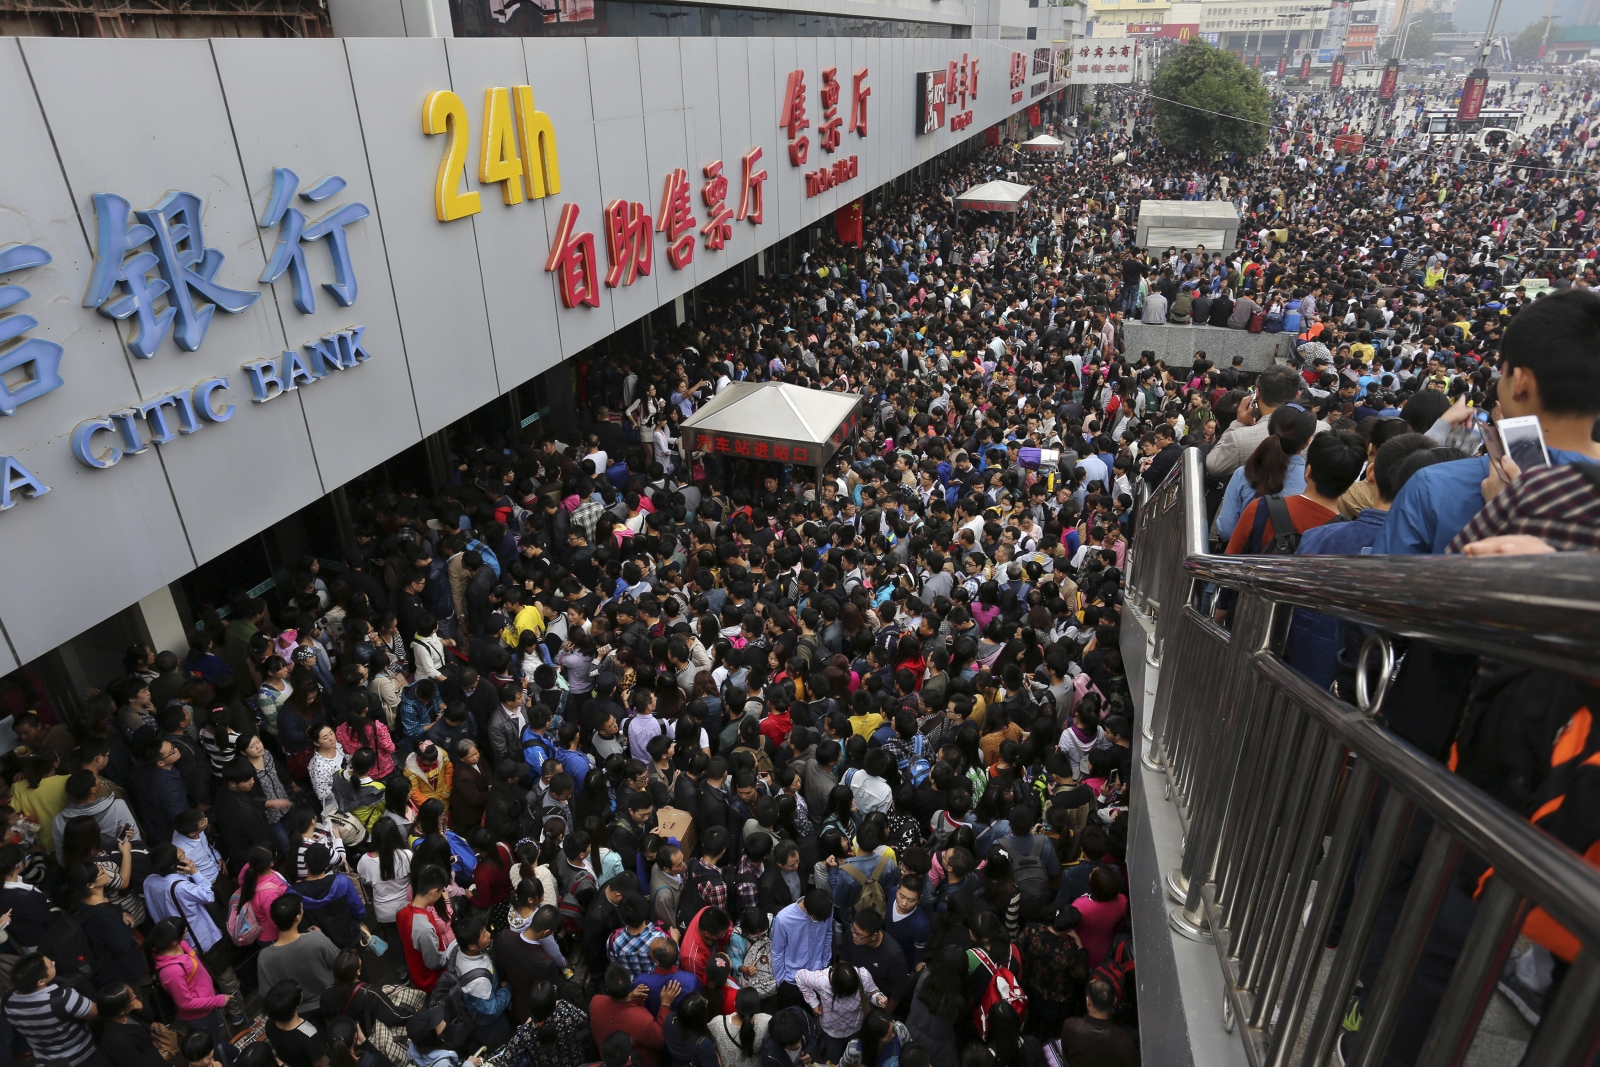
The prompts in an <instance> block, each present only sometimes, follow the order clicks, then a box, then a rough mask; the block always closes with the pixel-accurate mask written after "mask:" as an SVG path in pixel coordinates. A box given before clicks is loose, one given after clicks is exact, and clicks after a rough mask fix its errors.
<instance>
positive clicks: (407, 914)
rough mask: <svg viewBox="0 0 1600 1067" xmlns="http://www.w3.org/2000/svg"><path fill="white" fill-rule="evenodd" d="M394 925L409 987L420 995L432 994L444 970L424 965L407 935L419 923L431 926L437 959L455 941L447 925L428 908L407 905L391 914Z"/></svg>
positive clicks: (413, 940) (441, 966)
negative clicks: (409, 982)
mask: <svg viewBox="0 0 1600 1067" xmlns="http://www.w3.org/2000/svg"><path fill="white" fill-rule="evenodd" d="M394 922H395V926H396V927H398V928H399V930H400V947H401V948H402V949H404V950H405V954H406V969H407V970H408V971H410V972H411V984H412V985H414V986H416V987H417V988H418V989H420V990H422V991H423V992H424V993H431V992H433V987H434V986H436V985H438V984H439V975H441V974H443V973H444V966H443V965H442V964H441V965H440V966H439V967H438V969H434V968H432V967H429V966H428V965H427V963H426V962H425V961H424V960H423V958H422V953H421V952H420V951H419V950H418V949H417V946H416V944H415V939H414V938H413V937H412V936H411V931H412V929H413V928H414V927H415V926H416V924H417V923H419V922H423V923H427V924H429V925H431V926H432V927H433V932H434V936H435V937H436V938H437V939H438V942H439V955H440V956H441V957H443V955H444V950H445V949H447V948H449V947H450V943H451V942H452V941H454V940H455V934H454V933H453V932H452V931H451V930H450V926H449V924H448V923H446V922H445V921H444V920H443V919H441V918H439V915H438V913H437V912H435V911H434V910H433V909H432V908H423V907H418V906H417V905H416V904H407V905H406V906H405V907H403V908H401V909H400V910H399V912H397V913H396V914H395V917H394Z"/></svg>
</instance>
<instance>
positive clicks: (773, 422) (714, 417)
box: [682, 382, 861, 467]
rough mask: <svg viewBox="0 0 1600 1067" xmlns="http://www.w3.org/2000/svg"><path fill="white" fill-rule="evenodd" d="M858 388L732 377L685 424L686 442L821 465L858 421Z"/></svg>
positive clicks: (688, 445)
mask: <svg viewBox="0 0 1600 1067" xmlns="http://www.w3.org/2000/svg"><path fill="white" fill-rule="evenodd" d="M860 403H861V396H860V394H858V393H832V392H825V391H823V390H821V389H805V388H802V387H800V386H798V385H789V384H788V383H786V382H730V383H729V384H728V385H726V386H724V387H723V389H722V392H720V393H718V394H717V396H716V398H715V399H713V400H712V401H711V403H709V404H707V405H706V406H705V407H703V408H701V409H700V410H699V411H697V412H695V413H694V414H693V415H691V416H690V417H689V418H688V419H686V420H684V423H683V436H682V441H683V442H684V447H686V448H692V449H695V450H696V451H700V452H712V453H716V454H719V455H728V456H732V457H734V458H735V459H752V460H768V461H771V462H777V463H797V464H801V465H803V466H813V467H817V466H821V465H822V464H824V463H826V462H827V461H828V460H829V459H830V458H831V457H832V456H833V454H834V452H836V451H838V448H839V446H840V445H841V444H843V443H844V442H845V441H846V440H848V439H849V438H850V436H851V434H853V433H855V430H856V425H857V421H858V419H857V416H856V409H857V408H858V406H859V405H860Z"/></svg>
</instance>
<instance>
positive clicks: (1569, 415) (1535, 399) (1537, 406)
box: [1372, 289, 1600, 555]
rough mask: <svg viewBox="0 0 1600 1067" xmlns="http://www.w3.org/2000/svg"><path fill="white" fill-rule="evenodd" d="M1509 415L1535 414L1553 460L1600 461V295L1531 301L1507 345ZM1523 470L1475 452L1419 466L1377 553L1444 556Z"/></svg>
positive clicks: (1503, 409)
mask: <svg viewBox="0 0 1600 1067" xmlns="http://www.w3.org/2000/svg"><path fill="white" fill-rule="evenodd" d="M1501 355H1502V359H1503V368H1502V374H1501V377H1500V381H1499V383H1498V386H1497V392H1498V394H1499V398H1500V404H1499V411H1500V416H1501V417H1502V418H1504V419H1520V418H1525V417H1534V418H1537V419H1538V420H1539V428H1540V429H1541V430H1542V432H1543V436H1544V447H1545V453H1546V455H1548V457H1549V460H1550V463H1551V464H1552V465H1554V466H1560V465H1563V464H1567V463H1600V444H1596V443H1595V441H1594V440H1593V432H1594V422H1595V417H1596V415H1600V294H1596V293H1595V292H1593V291H1592V290H1588V289H1569V290H1567V291H1565V292H1561V293H1556V294H1553V295H1551V296H1547V297H1545V298H1543V299H1541V300H1537V301H1535V302H1534V303H1532V304H1529V305H1527V306H1526V307H1524V308H1523V310H1522V311H1520V312H1519V313H1518V314H1517V316H1516V317H1515V318H1513V319H1512V320H1511V325H1510V326H1509V327H1507V329H1506V335H1505V340H1504V341H1503V342H1502V345H1501ZM1520 473H1521V471H1520V469H1518V468H1516V467H1515V465H1514V463H1507V462H1506V461H1505V460H1500V461H1496V462H1491V460H1490V459H1489V457H1488V456H1474V457H1472V458H1470V459H1463V460H1457V461H1455V462H1453V463H1436V464H1434V465H1433V466H1431V467H1426V468H1424V469H1423V470H1420V471H1418V472H1417V473H1416V474H1415V475H1413V476H1412V478H1411V479H1410V480H1409V481H1408V482H1406V484H1405V487H1404V488H1403V489H1401V490H1400V493H1399V495H1398V496H1397V497H1396V498H1395V501H1394V506H1393V507H1392V508H1391V509H1390V512H1389V519H1388V521H1387V522H1386V523H1384V527H1383V532H1382V534H1380V535H1379V537H1378V541H1377V543H1376V544H1374V545H1373V546H1372V552H1373V554H1374V555H1437V554H1439V553H1442V552H1444V551H1445V550H1446V548H1447V547H1448V546H1449V544H1450V542H1451V541H1452V540H1453V539H1454V538H1455V536H1456V535H1457V534H1458V533H1460V532H1461V531H1462V529H1463V528H1464V527H1465V526H1466V525H1467V523H1468V522H1470V521H1471V520H1472V518H1473V516H1474V515H1476V514H1477V513H1478V511H1479V510H1480V509H1481V508H1482V507H1483V505H1484V502H1485V501H1486V500H1490V499H1493V497H1494V496H1495V494H1497V493H1498V492H1499V491H1500V490H1501V489H1503V488H1504V487H1505V485H1506V484H1507V483H1508V482H1510V481H1512V480H1514V479H1515V478H1516V477H1517V476H1518V474H1520Z"/></svg>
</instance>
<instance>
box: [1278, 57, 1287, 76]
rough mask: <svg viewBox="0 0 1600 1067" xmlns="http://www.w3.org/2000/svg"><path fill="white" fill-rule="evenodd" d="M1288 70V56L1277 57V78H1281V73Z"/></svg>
mask: <svg viewBox="0 0 1600 1067" xmlns="http://www.w3.org/2000/svg"><path fill="white" fill-rule="evenodd" d="M1288 69H1289V57H1288V56H1279V57H1278V77H1280V78H1281V77H1283V72H1284V71H1286V70H1288Z"/></svg>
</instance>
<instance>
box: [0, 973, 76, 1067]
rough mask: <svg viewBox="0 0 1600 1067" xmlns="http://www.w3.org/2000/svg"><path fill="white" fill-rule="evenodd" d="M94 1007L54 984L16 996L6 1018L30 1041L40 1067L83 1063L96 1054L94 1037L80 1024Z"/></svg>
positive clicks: (9, 1003) (73, 991)
mask: <svg viewBox="0 0 1600 1067" xmlns="http://www.w3.org/2000/svg"><path fill="white" fill-rule="evenodd" d="M93 1006H94V1005H93V1004H92V1003H90V1001H89V998H87V997H85V996H84V995H83V994H81V993H79V992H77V991H76V990H73V989H69V988H67V987H66V986H60V985H56V984H55V983H53V982H52V983H51V984H50V985H47V986H45V987H44V988H43V989H39V990H36V991H34V992H32V993H13V994H12V995H11V996H10V998H8V999H7V1000H6V1018H7V1019H9V1020H11V1025H12V1026H14V1027H16V1029H17V1031H18V1032H19V1033H20V1034H22V1036H24V1037H26V1038H27V1039H28V1046H29V1047H30V1048H32V1049H33V1054H34V1056H35V1057H36V1060H37V1062H38V1063H39V1065H40V1067H55V1065H57V1064H74V1065H75V1064H80V1063H83V1062H85V1061H86V1060H88V1059H90V1058H91V1057H92V1056H94V1054H95V1051H96V1050H95V1047H94V1035H93V1034H92V1033H91V1032H90V1030H89V1027H88V1024H86V1023H84V1022H81V1021H80V1020H82V1019H83V1018H84V1017H85V1016H86V1015H88V1014H89V1010H90V1008H92V1007H93Z"/></svg>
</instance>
